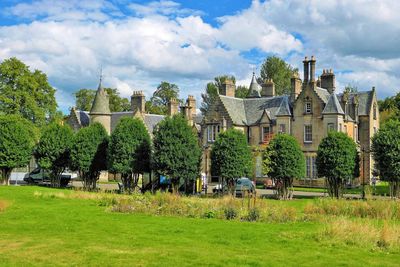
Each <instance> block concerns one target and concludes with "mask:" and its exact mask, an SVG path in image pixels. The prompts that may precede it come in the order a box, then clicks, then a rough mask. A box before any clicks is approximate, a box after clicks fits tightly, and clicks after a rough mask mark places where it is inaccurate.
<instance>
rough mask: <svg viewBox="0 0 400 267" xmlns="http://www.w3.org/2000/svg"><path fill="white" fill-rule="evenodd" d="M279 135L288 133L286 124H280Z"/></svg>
mask: <svg viewBox="0 0 400 267" xmlns="http://www.w3.org/2000/svg"><path fill="white" fill-rule="evenodd" d="M279 133H286V124H279Z"/></svg>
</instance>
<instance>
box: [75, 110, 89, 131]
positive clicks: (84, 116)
mask: <svg viewBox="0 0 400 267" xmlns="http://www.w3.org/2000/svg"><path fill="white" fill-rule="evenodd" d="M73 112H75V117H76V118H77V119H78V123H79V125H81V126H83V127H85V126H88V125H89V124H90V116H89V112H87V111H82V110H76V109H74V110H73Z"/></svg>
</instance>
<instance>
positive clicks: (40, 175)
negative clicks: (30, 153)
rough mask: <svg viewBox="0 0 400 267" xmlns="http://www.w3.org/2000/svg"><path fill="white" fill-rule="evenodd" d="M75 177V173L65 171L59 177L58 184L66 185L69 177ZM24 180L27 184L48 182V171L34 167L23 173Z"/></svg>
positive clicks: (69, 179)
mask: <svg viewBox="0 0 400 267" xmlns="http://www.w3.org/2000/svg"><path fill="white" fill-rule="evenodd" d="M75 178H77V174H76V173H72V172H68V171H65V172H63V173H62V174H61V177H60V186H61V187H66V186H67V185H68V184H69V182H70V181H71V179H75ZM24 181H25V182H27V183H28V184H46V183H50V173H49V172H48V171H46V170H44V169H42V168H40V167H37V168H35V169H34V170H33V171H31V172H29V173H27V174H25V176H24Z"/></svg>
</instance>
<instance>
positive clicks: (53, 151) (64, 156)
mask: <svg viewBox="0 0 400 267" xmlns="http://www.w3.org/2000/svg"><path fill="white" fill-rule="evenodd" d="M72 143H73V132H72V129H71V128H70V127H69V126H67V125H60V124H56V123H51V124H49V125H48V126H46V127H45V128H44V129H43V132H42V135H41V137H40V140H39V143H38V144H37V146H36V148H35V151H34V155H35V158H36V160H37V161H38V164H39V166H40V167H41V168H43V169H46V170H48V171H49V172H50V179H51V184H52V186H53V187H55V186H57V187H59V186H60V175H61V173H62V172H63V171H64V170H65V168H67V167H68V166H69V165H70V151H71V147H72Z"/></svg>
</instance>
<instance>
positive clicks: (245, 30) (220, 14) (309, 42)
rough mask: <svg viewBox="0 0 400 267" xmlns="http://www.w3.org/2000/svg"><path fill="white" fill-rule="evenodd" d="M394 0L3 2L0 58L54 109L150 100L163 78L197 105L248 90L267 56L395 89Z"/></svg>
mask: <svg viewBox="0 0 400 267" xmlns="http://www.w3.org/2000/svg"><path fill="white" fill-rule="evenodd" d="M398 14H400V1H398V0H381V1H378V0H377V1H370V0H352V1H346V0H338V1H332V0H324V1H318V0H289V1H282V0H268V1H262V0H253V1H251V0H201V1H200V0H182V1H170V0H161V1H139V0H135V1H132V0H131V1H129V0H65V1H63V0H53V1H52V0H29V1H16V0H1V1H0V61H3V60H4V59H7V58H10V57H17V58H18V59H20V60H22V61H23V62H25V63H26V64H27V65H29V66H30V67H31V69H39V70H41V71H43V72H44V73H46V74H47V75H48V79H49V82H50V84H51V85H52V86H53V87H54V88H56V89H57V93H56V98H57V102H58V105H59V109H60V110H62V111H63V112H64V113H68V112H69V111H68V110H69V109H70V108H71V107H72V106H74V102H75V101H74V96H73V93H74V92H75V91H77V90H79V89H80V88H92V89H95V88H97V86H98V82H99V76H100V70H101V69H102V72H103V75H104V78H103V85H104V86H106V87H113V88H118V91H119V92H120V94H121V95H122V96H124V97H130V96H131V95H132V92H133V91H136V90H142V91H144V92H145V94H146V96H147V97H150V96H151V94H152V92H153V91H154V90H155V88H156V87H157V85H158V84H160V82H161V81H168V82H171V83H175V84H177V85H178V86H179V88H180V96H181V98H186V97H187V95H188V94H190V95H194V96H195V97H196V99H197V103H198V105H199V104H200V102H201V93H202V92H204V89H205V86H206V84H207V82H210V81H212V80H213V78H214V77H215V76H218V75H224V74H229V75H234V76H235V77H236V80H237V84H241V85H247V86H248V85H249V83H250V80H251V75H252V72H253V70H255V71H256V73H259V70H260V67H261V65H262V63H263V61H264V60H265V59H266V57H268V56H272V55H275V56H279V57H281V58H283V59H284V60H285V61H287V62H288V63H289V64H291V65H292V66H293V67H297V68H299V70H300V76H302V60H303V59H304V57H305V56H308V57H311V55H314V56H315V57H316V60H317V63H316V72H317V75H318V74H321V73H322V70H323V69H333V71H334V72H335V74H336V81H337V90H338V92H340V91H342V90H343V88H344V87H345V86H346V85H349V84H350V85H352V86H356V87H357V88H358V90H359V91H364V90H370V89H371V88H372V86H375V87H376V90H377V94H378V98H381V99H382V98H384V97H387V96H391V95H394V94H396V93H398V92H399V90H400V16H398Z"/></svg>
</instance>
